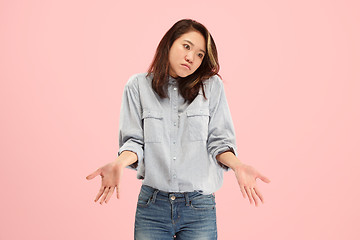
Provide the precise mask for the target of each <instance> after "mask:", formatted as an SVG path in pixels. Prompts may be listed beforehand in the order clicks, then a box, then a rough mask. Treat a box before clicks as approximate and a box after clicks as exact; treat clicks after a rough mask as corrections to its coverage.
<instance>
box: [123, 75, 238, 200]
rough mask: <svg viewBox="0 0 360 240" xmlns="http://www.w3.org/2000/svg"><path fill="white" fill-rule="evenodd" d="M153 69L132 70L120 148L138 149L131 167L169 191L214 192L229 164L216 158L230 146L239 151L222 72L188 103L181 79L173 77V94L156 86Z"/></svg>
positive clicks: (148, 182)
mask: <svg viewBox="0 0 360 240" xmlns="http://www.w3.org/2000/svg"><path fill="white" fill-rule="evenodd" d="M152 76H153V75H152V74H151V75H150V76H149V77H146V73H138V74H134V75H132V76H131V77H130V78H129V80H128V81H127V83H126V85H125V87H124V92H123V96H122V103H121V110H120V128H119V129H120V130H119V151H118V156H119V155H120V153H121V152H122V151H124V150H128V151H132V152H134V153H136V154H137V158H138V160H137V161H136V162H135V163H133V164H132V165H130V166H127V168H130V169H134V170H136V171H137V178H138V179H142V180H143V183H142V184H145V185H148V186H150V187H153V188H156V189H159V190H161V191H166V192H192V191H198V192H200V193H202V194H211V193H214V192H215V191H217V190H218V189H219V188H220V187H221V186H222V183H223V172H224V171H228V170H229V168H228V167H227V166H225V165H223V164H222V163H220V162H218V161H217V160H216V156H217V155H218V154H219V153H222V152H225V151H227V150H230V151H232V152H233V153H234V154H235V156H237V150H236V142H235V131H234V126H233V122H232V118H231V114H230V109H229V106H228V103H227V100H226V96H225V91H224V85H223V82H222V80H221V79H220V77H219V76H218V75H215V76H212V77H210V78H209V79H207V80H205V81H204V90H205V94H206V97H207V100H206V99H205V98H204V96H203V93H202V90H201V88H200V91H199V94H198V96H197V97H196V98H195V99H194V101H193V102H192V103H191V104H189V103H184V98H183V97H182V96H181V94H180V92H179V89H178V83H177V81H176V79H174V78H172V77H171V76H170V77H169V85H168V96H169V98H163V99H161V98H160V97H159V96H158V95H157V93H156V92H155V91H154V90H153V89H152V87H151V81H152Z"/></svg>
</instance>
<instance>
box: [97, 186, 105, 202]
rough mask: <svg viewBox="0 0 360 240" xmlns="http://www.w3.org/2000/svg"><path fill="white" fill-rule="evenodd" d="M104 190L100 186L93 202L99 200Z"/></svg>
mask: <svg viewBox="0 0 360 240" xmlns="http://www.w3.org/2000/svg"><path fill="white" fill-rule="evenodd" d="M104 190H105V187H103V186H102V187H101V188H100V190H99V193H98V194H97V195H96V197H95V200H94V201H95V202H96V201H97V200H98V199H99V198H100V196H101V195H102V194H103V192H104Z"/></svg>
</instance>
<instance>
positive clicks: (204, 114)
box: [186, 108, 210, 141]
mask: <svg viewBox="0 0 360 240" xmlns="http://www.w3.org/2000/svg"><path fill="white" fill-rule="evenodd" d="M186 116H187V125H188V131H187V132H188V135H189V140H190V141H205V140H207V137H208V129H209V118H210V115H209V109H207V108H203V109H189V110H187V111H186Z"/></svg>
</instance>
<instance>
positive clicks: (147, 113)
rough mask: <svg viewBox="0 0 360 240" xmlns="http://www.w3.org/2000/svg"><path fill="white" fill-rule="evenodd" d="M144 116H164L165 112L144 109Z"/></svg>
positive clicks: (160, 117)
mask: <svg viewBox="0 0 360 240" xmlns="http://www.w3.org/2000/svg"><path fill="white" fill-rule="evenodd" d="M142 118H158V119H162V118H163V113H162V112H161V111H153V110H144V111H143V114H142Z"/></svg>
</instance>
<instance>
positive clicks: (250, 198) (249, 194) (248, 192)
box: [245, 187, 252, 204]
mask: <svg viewBox="0 0 360 240" xmlns="http://www.w3.org/2000/svg"><path fill="white" fill-rule="evenodd" d="M245 190H246V194H247V196H248V198H249V201H250V204H252V196H251V190H250V189H249V187H245Z"/></svg>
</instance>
